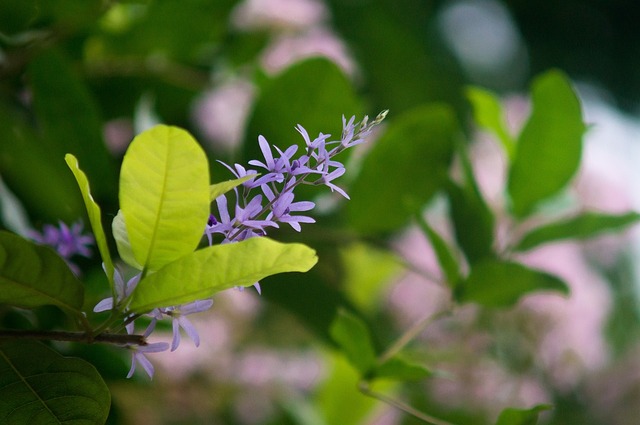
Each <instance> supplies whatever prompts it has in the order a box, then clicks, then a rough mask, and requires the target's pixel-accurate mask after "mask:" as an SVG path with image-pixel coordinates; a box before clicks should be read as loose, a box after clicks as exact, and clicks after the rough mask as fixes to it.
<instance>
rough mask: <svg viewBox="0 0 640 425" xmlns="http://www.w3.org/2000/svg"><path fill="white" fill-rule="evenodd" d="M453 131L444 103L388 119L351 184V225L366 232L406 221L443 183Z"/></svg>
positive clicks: (390, 227) (449, 156)
mask: <svg viewBox="0 0 640 425" xmlns="http://www.w3.org/2000/svg"><path fill="white" fill-rule="evenodd" d="M456 131H457V125H456V120H455V117H454V115H453V112H452V110H451V109H450V108H449V107H447V106H443V105H428V106H422V107H419V108H416V109H413V110H411V111H409V112H407V113H405V114H403V115H402V116H400V117H398V118H396V119H395V120H394V121H391V122H390V123H389V127H388V128H387V131H386V132H385V133H384V134H383V135H382V136H381V137H380V139H379V140H377V141H376V143H375V145H374V146H373V147H372V149H371V150H370V151H369V152H368V154H367V156H366V158H365V159H364V161H363V163H362V170H361V171H360V174H359V175H358V177H357V178H356V180H355V181H354V183H353V185H352V186H351V188H350V189H349V191H350V192H351V193H353V196H351V200H350V201H349V202H348V203H347V205H346V208H347V215H348V218H349V222H350V224H351V225H352V226H353V227H354V228H355V229H357V230H358V231H360V232H364V233H376V232H385V231H391V230H394V229H398V228H400V227H402V226H404V225H405V224H406V223H407V222H408V221H409V219H410V217H411V216H412V215H413V214H414V213H415V209H416V207H419V206H421V205H425V204H426V203H427V202H428V201H429V199H430V198H431V196H433V194H434V193H435V192H436V191H437V190H438V189H440V188H442V186H443V185H444V182H446V180H447V172H448V168H449V163H450V161H451V158H452V155H453V140H454V135H455V134H456Z"/></svg>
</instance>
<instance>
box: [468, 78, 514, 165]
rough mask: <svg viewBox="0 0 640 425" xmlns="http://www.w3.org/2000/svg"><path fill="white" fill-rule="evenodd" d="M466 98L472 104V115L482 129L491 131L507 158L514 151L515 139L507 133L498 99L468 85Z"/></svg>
mask: <svg viewBox="0 0 640 425" xmlns="http://www.w3.org/2000/svg"><path fill="white" fill-rule="evenodd" d="M466 92H467V98H468V99H469V102H471V105H472V106H473V117H474V119H475V121H476V123H477V124H478V125H479V126H480V127H481V128H483V129H484V130H487V131H490V132H491V133H493V134H494V135H495V136H496V137H497V138H498V140H499V141H500V143H501V144H502V147H503V148H504V150H505V152H506V153H507V156H508V157H509V158H512V157H513V154H514V152H515V141H514V140H513V137H511V135H510V134H509V131H508V130H507V128H506V125H505V122H504V113H503V111H502V105H500V100H499V99H498V98H497V97H496V96H495V95H494V94H493V93H491V92H489V91H487V90H484V89H481V88H479V87H468V88H467V90H466Z"/></svg>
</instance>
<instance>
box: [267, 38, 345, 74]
mask: <svg viewBox="0 0 640 425" xmlns="http://www.w3.org/2000/svg"><path fill="white" fill-rule="evenodd" d="M313 56H324V57H326V58H328V59H330V60H332V61H333V62H335V63H336V64H337V65H338V66H339V67H340V68H341V69H342V70H343V71H344V72H345V73H346V74H347V75H350V76H354V75H355V73H356V65H355V63H354V61H353V59H352V58H351V55H350V54H349V52H348V50H347V47H346V46H345V44H344V42H343V41H342V40H340V39H339V38H338V37H337V36H336V35H335V34H334V33H333V32H331V31H330V30H328V29H326V28H321V27H317V28H312V29H310V30H308V31H306V32H300V33H293V34H283V35H280V36H278V37H276V38H275V40H274V41H273V42H272V43H271V44H270V45H269V46H267V48H266V50H265V52H264V53H263V54H262V60H261V61H262V65H263V66H264V68H265V69H266V70H267V71H268V72H270V73H277V72H278V71H280V70H282V69H283V68H286V67H287V66H289V65H291V64H292V63H294V62H296V61H299V60H301V59H305V58H309V57H313Z"/></svg>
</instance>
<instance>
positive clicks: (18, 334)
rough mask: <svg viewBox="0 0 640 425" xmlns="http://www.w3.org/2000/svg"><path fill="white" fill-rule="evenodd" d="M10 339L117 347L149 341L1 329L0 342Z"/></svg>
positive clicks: (138, 337) (134, 337) (125, 336)
mask: <svg viewBox="0 0 640 425" xmlns="http://www.w3.org/2000/svg"><path fill="white" fill-rule="evenodd" d="M8 339H38V340H49V341H69V342H84V343H87V344H93V343H96V342H99V343H103V344H116V345H147V344H148V343H147V340H146V338H145V337H144V336H142V335H128V334H112V333H106V332H105V333H101V334H98V335H90V334H88V333H86V332H66V331H34V330H18V329H0V341H2V340H8Z"/></svg>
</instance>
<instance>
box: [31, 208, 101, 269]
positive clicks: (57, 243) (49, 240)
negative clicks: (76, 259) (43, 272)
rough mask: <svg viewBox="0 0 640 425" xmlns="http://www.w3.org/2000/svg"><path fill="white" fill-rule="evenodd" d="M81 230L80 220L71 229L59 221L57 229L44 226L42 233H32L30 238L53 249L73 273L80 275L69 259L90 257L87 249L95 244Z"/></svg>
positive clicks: (91, 238) (47, 225)
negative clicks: (79, 256) (78, 256)
mask: <svg viewBox="0 0 640 425" xmlns="http://www.w3.org/2000/svg"><path fill="white" fill-rule="evenodd" d="M83 228H84V224H83V223H82V220H79V221H77V222H75V223H74V224H72V225H71V227H69V226H67V225H66V224H65V223H63V222H62V221H60V222H59V223H58V227H56V226H53V225H51V224H45V225H44V226H43V227H42V233H39V232H36V231H32V232H30V236H31V238H32V239H33V240H34V241H36V242H38V243H41V244H44V245H49V246H50V247H52V248H54V249H55V250H56V251H57V252H58V254H60V256H61V257H62V258H64V259H65V261H66V262H67V264H68V265H69V267H70V268H71V269H72V270H73V272H74V273H75V274H80V269H79V268H78V266H77V265H75V264H74V263H73V262H71V261H70V258H71V257H73V256H74V255H81V256H83V257H90V256H91V249H89V247H90V246H91V245H93V244H94V242H95V241H94V239H93V236H91V235H83V234H82V232H83Z"/></svg>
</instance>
